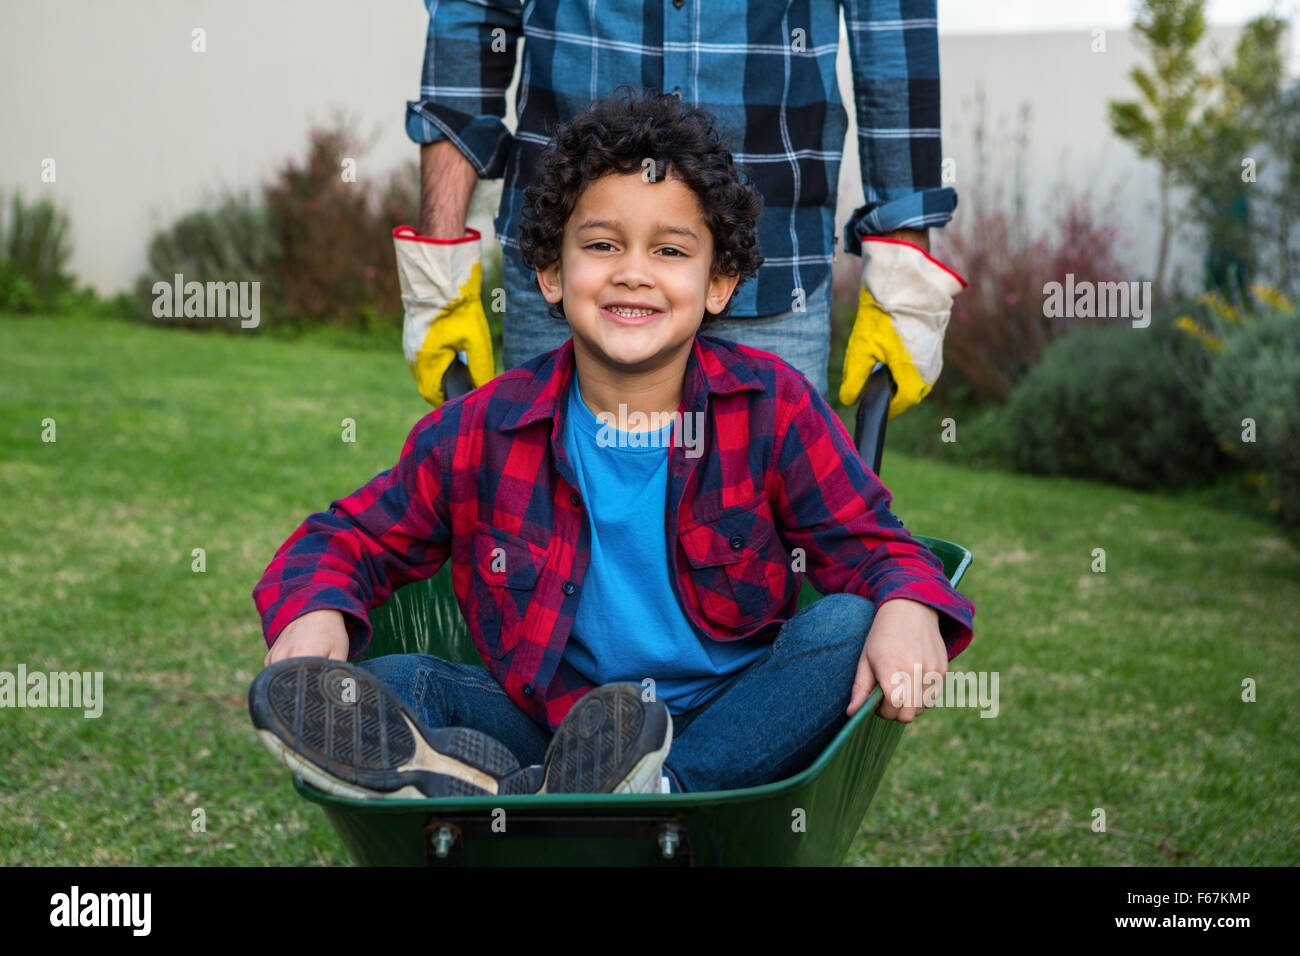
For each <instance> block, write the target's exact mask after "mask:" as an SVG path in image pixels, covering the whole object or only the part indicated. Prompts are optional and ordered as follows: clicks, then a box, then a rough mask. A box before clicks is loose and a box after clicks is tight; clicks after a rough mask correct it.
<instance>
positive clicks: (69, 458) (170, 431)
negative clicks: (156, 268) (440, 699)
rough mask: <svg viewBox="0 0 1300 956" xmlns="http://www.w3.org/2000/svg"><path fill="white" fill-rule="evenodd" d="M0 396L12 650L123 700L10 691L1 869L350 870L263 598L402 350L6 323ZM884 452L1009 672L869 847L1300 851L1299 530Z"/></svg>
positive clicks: (1276, 860) (381, 443)
mask: <svg viewBox="0 0 1300 956" xmlns="http://www.w3.org/2000/svg"><path fill="white" fill-rule="evenodd" d="M0 409H2V410H3V414H2V415H0V503H2V507H0V542H2V544H0V555H2V557H3V562H2V563H0V589H2V593H3V594H4V600H3V601H0V670H8V671H11V672H12V671H15V670H16V668H17V665H18V664H20V663H23V664H26V665H27V667H28V669H29V671H35V670H43V671H50V670H80V671H103V672H104V675H105V678H104V679H105V688H104V692H105V698H106V699H105V704H104V712H103V716H101V717H99V718H98V719H85V718H83V717H82V716H81V714H80V712H72V711H68V710H55V709H45V710H30V709H22V710H17V709H4V710H0V768H2V769H0V864H5V865H13V864H20V863H21V864H55V863H62V864H133V863H140V864H174V863H186V862H194V863H209V864H212V863H215V864H249V863H253V864H275V863H286V864H304V863H305V864H311V863H329V864H341V863H345V862H347V858H346V856H345V855H344V853H343V850H342V847H341V844H340V843H339V842H338V840H337V838H336V837H335V836H334V833H333V831H332V830H331V828H330V827H329V825H328V823H327V822H326V820H325V818H324V816H323V814H322V813H321V811H320V810H319V809H318V808H317V807H315V806H314V805H311V804H308V803H306V802H304V801H302V800H300V799H299V798H298V797H297V796H296V794H295V793H294V792H293V790H292V788H291V786H290V783H289V777H288V774H287V773H286V772H284V771H282V770H281V769H279V767H278V765H277V764H275V763H274V762H273V761H272V759H271V758H270V756H269V755H267V754H266V753H265V752H264V751H263V750H262V749H261V747H260V746H259V745H258V744H257V743H256V741H255V740H254V738H253V734H252V729H251V726H250V724H249V721H248V714H247V704H246V696H245V695H246V692H247V688H248V684H249V682H250V681H251V680H252V677H253V675H254V674H255V673H256V672H257V670H258V669H259V667H260V666H261V661H262V656H263V654H264V649H265V646H264V643H263V640H262V636H261V628H260V624H259V622H258V619H257V616H256V614H255V611H254V607H253V603H252V599H251V596H250V595H251V591H252V588H253V585H254V583H255V582H256V581H257V579H258V578H259V577H260V575H261V573H262V571H263V569H264V568H265V567H266V565H267V563H268V562H269V561H270V559H271V557H272V555H273V553H274V551H275V549H276V548H277V547H278V546H279V545H280V544H281V543H282V542H283V541H284V539H285V538H286V537H287V536H288V535H289V533H290V532H291V531H293V529H294V528H295V527H297V525H298V524H299V523H300V522H301V521H302V519H303V518H304V517H305V516H306V515H307V514H308V513H310V512H312V511H318V510H322V509H324V508H325V507H326V506H327V505H328V504H329V503H330V501H332V500H334V499H335V498H338V497H341V496H343V495H345V494H347V493H349V492H351V491H352V490H354V489H355V488H357V487H358V486H360V485H361V484H363V483H364V482H365V481H366V480H368V479H369V478H370V477H372V476H373V475H374V474H375V473H376V472H378V471H381V470H383V469H385V468H387V467H389V466H391V464H392V463H393V462H394V460H395V458H396V456H397V454H398V452H399V451H400V448H401V445H402V441H403V439H404V438H405V436H406V435H407V433H408V432H409V430H410V428H411V426H412V425H413V424H414V423H415V421H416V420H417V419H418V418H419V417H420V416H422V415H423V414H425V412H427V411H428V407H427V406H426V405H425V404H424V402H423V400H422V399H421V398H420V397H419V395H418V393H417V392H416V389H415V384H414V382H413V380H412V379H411V376H410V374H409V372H408V371H407V370H406V368H405V364H404V362H403V360H402V356H401V350H400V346H399V344H398V343H397V342H394V343H393V346H392V348H391V350H389V351H387V352H375V351H365V350H357V349H352V350H347V349H340V348H334V347H329V346H326V345H321V344H313V343H312V342H311V341H300V342H286V341H269V340H266V339H264V338H258V337H254V336H252V335H248V336H240V335H236V336H226V335H204V334H196V333H186V332H176V331H161V330H155V329H151V328H148V327H144V326H139V325H132V324H127V323H121V322H116V321H107V320H105V321H88V320H87V321H74V320H67V319H46V318H39V319H21V320H20V319H13V318H7V317H4V318H0ZM47 418H52V419H54V420H55V423H56V428H57V441H56V442H54V443H45V442H43V441H42V440H41V432H42V421H43V420H44V419H47ZM344 418H352V419H354V420H355V422H356V436H357V441H356V443H355V444H346V443H344V442H342V441H341V440H340V432H341V424H340V423H341V421H342V420H343V419H344ZM883 471H884V476H885V479H886V482H887V483H888V484H889V486H890V488H891V489H892V490H893V492H894V495H895V509H896V511H897V512H898V513H899V514H900V516H902V517H903V519H904V520H905V521H906V523H907V525H908V527H909V528H911V529H913V530H914V531H916V532H918V533H925V534H932V535H935V536H939V537H946V538H950V539H952V540H955V541H959V542H962V543H963V544H966V545H967V546H969V547H970V548H971V549H972V550H973V551H974V553H975V564H974V566H973V567H972V569H971V571H970V573H969V574H968V576H967V579H966V582H965V583H964V585H963V590H964V591H965V592H966V593H967V594H968V595H970V597H971V599H972V600H973V601H974V602H975V605H976V608H977V613H976V618H975V623H976V638H975V642H974V644H972V646H971V647H970V648H969V649H968V650H967V651H966V652H965V653H963V654H962V655H961V656H960V657H958V658H957V660H956V661H955V662H954V663H953V665H952V666H953V669H955V670H982V671H996V672H998V674H999V678H1000V692H1001V696H1000V713H999V715H998V716H997V717H996V718H994V719H986V718H981V717H980V716H979V712H978V711H977V710H974V709H964V710H955V709H953V710H942V709H940V710H934V711H931V712H929V713H927V714H925V715H924V716H923V717H922V718H921V719H920V720H919V721H918V722H917V723H916V724H914V725H913V726H912V727H911V728H909V729H908V731H907V733H906V734H905V735H904V738H903V742H902V743H901V744H900V746H899V750H898V753H897V754H896V756H895V757H894V760H893V762H892V764H891V765H890V767H889V769H888V771H887V773H886V776H885V781H884V783H883V785H882V787H881V790H880V793H879V794H878V796H877V797H876V799H875V802H874V803H873V805H872V807H871V810H870V812H869V813H868V816H867V819H866V821H865V822H864V825H863V828H862V831H861V833H860V835H859V837H858V839H857V841H856V842H855V844H854V847H853V850H852V853H851V854H850V857H849V862H854V863H861V864H872V865H888V864H897V863H941V864H952V863H976V864H1014V863H1031V864H1041V863H1049V864H1106V865H1112V864H1136V865H1150V864H1167V863H1177V864H1221V863H1222V864H1263V863H1269V864H1295V863H1297V862H1300V849H1297V848H1298V847H1300V756H1298V755H1297V748H1296V746H1295V743H1294V741H1295V738H1294V730H1292V731H1291V732H1288V731H1287V730H1286V729H1285V726H1286V725H1285V724H1284V721H1285V719H1286V715H1287V713H1288V712H1291V713H1292V715H1293V716H1294V709H1295V708H1294V702H1295V700H1296V696H1297V695H1296V690H1295V688H1296V687H1297V686H1298V685H1300V650H1298V649H1297V640H1296V639H1297V636H1298V635H1300V625H1297V615H1296V611H1295V608H1296V607H1297V606H1300V551H1298V550H1297V548H1296V547H1295V545H1294V544H1293V543H1291V542H1290V541H1289V540H1288V539H1287V537H1286V536H1284V535H1283V534H1281V533H1280V532H1279V531H1278V530H1276V529H1275V528H1273V527H1270V526H1269V525H1267V524H1263V523H1260V522H1257V521H1254V520H1251V519H1249V518H1247V517H1243V516H1239V515H1232V514H1225V513H1220V512H1218V511H1216V510H1212V509H1210V508H1208V507H1207V506H1205V505H1204V504H1201V503H1199V502H1201V501H1204V500H1205V496H1204V495H1202V496H1199V497H1197V498H1196V499H1193V498H1192V497H1190V496H1187V497H1182V498H1175V497H1169V496H1158V495H1145V494H1137V493H1134V492H1130V491H1126V490H1122V489H1118V488H1113V487H1108V486H1102V485H1095V484H1090V483H1086V482H1079V481H1067V480H1044V479H1038V478H1030V477H1025V476H1019V475H1012V474H1005V473H1000V472H980V471H972V470H969V469H966V468H961V467H956V466H952V465H946V464H943V463H935V462H928V461H922V460H919V459H915V460H914V459H909V458H905V457H902V456H894V455H890V454H889V453H888V452H887V453H886V457H885V463H884V466H883ZM195 548H203V549H204V550H205V552H206V571H205V572H204V573H195V572H194V571H193V570H192V569H191V565H192V562H193V560H194V559H193V557H192V551H193V549H195ZM1094 548H1104V549H1105V552H1106V562H1107V571H1106V573H1105V574H1095V573H1092V571H1091V570H1090V565H1091V563H1092V560H1093V558H1092V551H1093V549H1094ZM1247 677H1249V678H1253V679H1254V680H1255V681H1256V682H1257V685H1258V690H1257V694H1258V702H1256V703H1243V702H1242V700H1241V685H1242V681H1243V679H1244V678H1247ZM198 808H202V810H203V812H204V815H205V817H206V831H205V832H194V830H193V829H192V826H191V824H192V820H193V819H194V811H195V810H196V809H198ZM1095 808H1102V809H1104V810H1105V812H1106V823H1107V832H1105V833H1096V832H1093V831H1092V829H1091V828H1090V823H1091V821H1092V820H1093V812H1094V809H1095Z"/></svg>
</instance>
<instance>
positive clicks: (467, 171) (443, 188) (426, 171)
mask: <svg viewBox="0 0 1300 956" xmlns="http://www.w3.org/2000/svg"><path fill="white" fill-rule="evenodd" d="M476 185H478V172H477V171H476V170H475V169H474V166H473V164H472V163H470V161H469V160H468V159H466V158H465V156H464V154H463V153H461V151H460V150H459V149H457V148H456V146H455V144H454V143H452V142H451V141H450V140H446V139H443V140H439V141H438V142H436V143H425V144H424V145H422V146H421V147H420V235H422V236H428V237H430V238H432V239H459V238H461V237H462V236H464V235H465V219H466V217H467V216H468V214H469V200H470V197H471V196H473V195H474V187H475V186H476Z"/></svg>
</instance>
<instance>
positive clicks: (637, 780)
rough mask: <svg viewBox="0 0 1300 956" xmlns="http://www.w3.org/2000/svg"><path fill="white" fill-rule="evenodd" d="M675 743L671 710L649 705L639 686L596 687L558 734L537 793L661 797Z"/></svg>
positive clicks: (569, 717) (552, 743)
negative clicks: (665, 769) (667, 761)
mask: <svg viewBox="0 0 1300 956" xmlns="http://www.w3.org/2000/svg"><path fill="white" fill-rule="evenodd" d="M672 739H673V719H672V716H671V715H670V714H669V713H668V708H667V707H665V706H664V705H663V703H662V702H659V703H653V704H650V705H649V706H647V705H646V704H645V703H644V702H643V701H642V700H641V688H640V686H639V685H633V684H606V685H603V686H601V687H597V688H596V689H595V690H592V691H589V692H588V693H587V694H586V696H584V697H583V698H582V699H581V700H580V701H578V703H576V704H574V706H573V709H572V710H571V711H570V712H569V714H568V715H567V716H566V717H565V718H564V721H563V723H561V724H560V726H559V728H558V729H557V730H556V732H555V736H554V737H553V738H552V739H551V743H550V746H548V747H547V749H546V778H545V782H544V783H543V784H542V788H541V789H540V790H538V791H537V792H538V793H658V792H659V777H660V774H661V772H662V767H663V762H664V760H665V759H666V758H667V757H668V751H669V748H670V747H671V746H672Z"/></svg>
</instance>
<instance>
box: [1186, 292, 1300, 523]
mask: <svg viewBox="0 0 1300 956" xmlns="http://www.w3.org/2000/svg"><path fill="white" fill-rule="evenodd" d="M1203 407H1204V414H1205V419H1206V421H1207V422H1208V423H1209V426H1210V428H1211V429H1212V430H1213V432H1214V435H1215V436H1216V437H1217V438H1218V439H1219V441H1221V442H1222V443H1223V445H1224V446H1225V447H1227V448H1230V449H1231V450H1232V453H1233V454H1234V455H1237V456H1240V458H1241V459H1242V460H1244V461H1245V462H1246V464H1247V466H1248V467H1249V468H1250V469H1252V470H1253V471H1256V472H1259V473H1262V475H1263V476H1264V485H1263V490H1264V491H1265V494H1266V496H1267V499H1268V503H1269V507H1270V510H1273V511H1275V512H1276V513H1277V515H1278V517H1279V519H1280V520H1281V521H1282V522H1283V523H1284V524H1288V525H1300V317H1298V316H1297V314H1296V313H1295V312H1294V311H1292V312H1290V313H1286V312H1282V311H1270V312H1267V313H1265V314H1262V315H1259V316H1258V317H1256V318H1255V319H1254V321H1252V322H1248V323H1243V324H1242V325H1241V326H1240V327H1239V328H1238V329H1236V330H1234V331H1233V333H1232V334H1231V335H1229V336H1227V337H1226V340H1225V343H1224V347H1223V351H1222V352H1221V353H1220V354H1219V355H1218V357H1217V359H1216V360H1215V362H1214V367H1213V369H1212V370H1211V371H1210V375H1209V379H1208V380H1207V382H1206V386H1205V392H1204V396H1203ZM1247 419H1249V420H1250V422H1251V423H1253V431H1254V434H1253V436H1251V435H1250V434H1249V431H1248V427H1249V426H1248V423H1247V422H1246V421H1245V420H1247ZM1247 439H1249V440H1247Z"/></svg>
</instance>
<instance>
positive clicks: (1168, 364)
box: [1006, 313, 1224, 488]
mask: <svg viewBox="0 0 1300 956" xmlns="http://www.w3.org/2000/svg"><path fill="white" fill-rule="evenodd" d="M1196 348H1197V347H1196V345H1195V343H1193V342H1192V341H1191V340H1190V339H1188V338H1187V337H1186V336H1185V335H1182V334H1181V333H1179V332H1178V331H1177V330H1176V329H1175V328H1174V325H1173V323H1172V321H1170V316H1169V315H1168V313H1165V314H1164V315H1163V316H1161V317H1158V318H1156V319H1153V321H1152V323H1151V326H1150V327H1149V328H1146V329H1135V328H1133V327H1132V326H1130V325H1129V324H1127V323H1125V324H1122V325H1116V326H1111V327H1098V326H1080V327H1078V328H1075V329H1073V330H1071V331H1070V332H1069V333H1068V334H1067V335H1066V336H1065V337H1063V338H1061V339H1060V340H1059V341H1057V342H1056V343H1054V344H1053V345H1052V346H1051V347H1050V348H1049V349H1048V350H1047V351H1046V352H1045V353H1044V355H1043V360H1042V362H1041V363H1040V364H1039V365H1038V367H1037V368H1035V369H1033V370H1032V371H1031V372H1030V373H1029V374H1028V375H1026V376H1025V378H1024V380H1023V381H1022V382H1021V383H1020V385H1019V386H1018V387H1017V388H1016V389H1015V391H1014V392H1013V393H1012V396H1011V399H1010V401H1009V402H1008V403H1007V409H1006V428H1007V434H1008V436H1009V437H1010V442H1011V453H1012V456H1013V460H1014V461H1015V463H1016V466H1017V467H1018V468H1020V469H1022V470H1025V471H1031V472H1037V473H1043V474H1054V475H1071V476H1074V477H1079V478H1097V479H1102V480H1105V481H1114V482H1117V483H1120V484H1124V485H1129V486H1131V487H1135V488H1152V487H1157V486H1162V485H1165V486H1168V485H1190V484H1195V483H1199V482H1201V481H1202V480H1203V479H1204V478H1206V477H1208V476H1209V474H1210V473H1211V472H1212V471H1213V470H1214V469H1216V468H1218V467H1220V466H1221V465H1222V464H1223V463H1224V455H1223V452H1222V451H1221V450H1220V448H1219V447H1218V445H1217V443H1216V442H1215V440H1214V436H1213V434H1212V433H1211V432H1210V430H1209V428H1208V427H1207V426H1206V424H1205V420H1204V417H1203V415H1202V411H1201V401H1200V395H1199V392H1198V391H1196V390H1194V389H1192V388H1190V387H1189V385H1188V377H1187V374H1186V372H1187V369H1188V368H1189V367H1190V366H1192V365H1193V364H1194V362H1195V356H1194V353H1195V351H1196Z"/></svg>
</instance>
